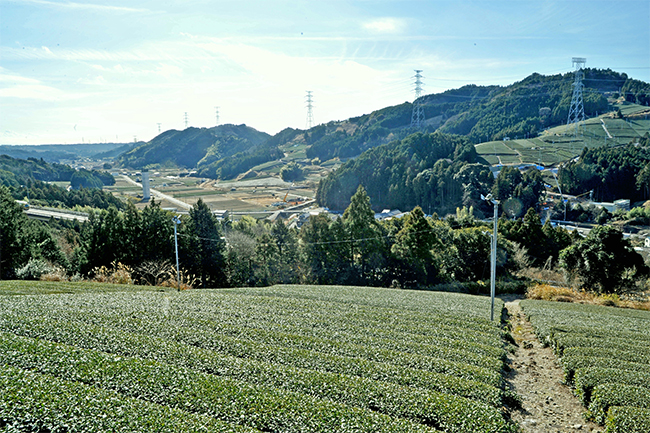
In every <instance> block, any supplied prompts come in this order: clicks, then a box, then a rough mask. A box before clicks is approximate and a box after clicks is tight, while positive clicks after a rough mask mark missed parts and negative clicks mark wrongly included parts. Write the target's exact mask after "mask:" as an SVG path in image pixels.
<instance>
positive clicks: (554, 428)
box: [506, 299, 604, 433]
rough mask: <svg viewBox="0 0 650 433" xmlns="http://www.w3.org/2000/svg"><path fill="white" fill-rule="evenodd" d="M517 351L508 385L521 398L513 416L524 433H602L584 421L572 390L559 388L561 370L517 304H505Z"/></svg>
mask: <svg viewBox="0 0 650 433" xmlns="http://www.w3.org/2000/svg"><path fill="white" fill-rule="evenodd" d="M506 309H507V310H508V314H509V316H510V321H511V324H512V336H513V337H514V339H515V342H516V343H517V346H518V347H517V350H516V352H515V353H514V354H509V357H508V362H509V365H510V367H511V369H512V370H511V371H510V373H509V374H508V375H507V376H506V379H507V381H508V384H509V385H510V386H511V387H512V388H513V389H514V391H516V392H517V394H519V396H521V399H522V408H521V409H520V410H517V411H514V412H512V414H511V415H512V419H513V420H514V421H516V422H517V423H519V425H520V426H521V427H522V430H523V432H524V433H551V432H552V433H556V432H558V433H559V432H561V433H567V432H602V431H604V428H603V427H601V426H599V425H597V424H594V423H591V422H587V421H585V419H584V417H583V416H582V414H583V413H584V407H583V406H582V404H581V403H580V401H579V400H578V398H577V397H576V396H574V395H573V393H572V391H571V389H570V388H569V387H567V386H566V385H563V384H562V379H563V375H562V368H561V367H559V365H558V363H557V360H556V357H555V354H554V353H553V350H552V349H550V348H548V347H542V344H541V343H540V342H539V340H538V339H537V336H536V335H535V333H534V332H533V328H532V326H531V324H530V322H528V320H526V318H525V316H524V314H523V312H522V310H521V307H520V306H519V300H518V299H515V300H511V301H509V302H506Z"/></svg>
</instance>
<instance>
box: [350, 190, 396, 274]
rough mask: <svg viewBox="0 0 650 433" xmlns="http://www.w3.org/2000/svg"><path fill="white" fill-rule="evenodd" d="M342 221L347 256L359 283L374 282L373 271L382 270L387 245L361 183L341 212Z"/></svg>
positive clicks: (374, 272)
mask: <svg viewBox="0 0 650 433" xmlns="http://www.w3.org/2000/svg"><path fill="white" fill-rule="evenodd" d="M343 224H344V226H345V229H346V232H347V235H348V236H349V240H350V244H349V245H348V248H350V251H351V254H350V255H351V257H352V260H353V263H354V264H355V265H356V267H357V268H358V271H359V273H358V275H359V278H360V281H359V283H365V284H373V283H376V282H377V275H378V272H376V271H381V270H383V264H384V260H385V252H386V247H387V244H386V242H385V240H384V238H383V233H382V230H381V227H380V226H379V224H378V223H377V221H376V220H375V213H374V212H373V211H372V208H371V207H370V197H368V194H366V190H365V189H364V188H363V186H361V185H360V186H359V188H358V189H357V192H356V193H355V194H354V195H353V196H352V198H351V200H350V206H348V208H347V209H346V210H345V212H344V213H343Z"/></svg>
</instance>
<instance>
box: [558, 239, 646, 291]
mask: <svg viewBox="0 0 650 433" xmlns="http://www.w3.org/2000/svg"><path fill="white" fill-rule="evenodd" d="M560 265H561V266H562V267H563V268H564V269H565V270H566V271H567V272H568V273H569V276H570V278H571V279H572V280H573V281H574V283H575V284H576V285H577V286H578V287H580V288H581V289H584V290H589V291H594V292H597V293H619V292H620V291H624V290H626V289H629V288H630V287H631V286H633V284H634V281H633V280H632V278H631V277H630V276H631V275H632V274H634V275H646V274H647V273H648V268H647V267H646V265H645V263H644V262H643V258H642V257H641V256H640V255H639V254H638V253H637V252H636V251H634V249H633V248H632V246H631V245H630V243H629V242H628V241H627V240H626V239H623V234H622V233H621V232H620V231H618V230H616V229H615V228H613V227H610V226H597V227H595V228H594V229H592V230H591V231H590V232H589V235H587V237H586V238H584V239H581V240H579V241H577V242H576V243H574V244H573V245H571V246H570V247H568V248H566V249H565V250H563V251H562V252H561V253H560Z"/></svg>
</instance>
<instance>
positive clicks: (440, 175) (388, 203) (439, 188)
mask: <svg viewBox="0 0 650 433" xmlns="http://www.w3.org/2000/svg"><path fill="white" fill-rule="evenodd" d="M475 162H476V150H475V148H474V146H473V145H472V144H471V143H470V142H469V141H468V140H467V139H466V138H464V137H460V136H458V135H448V134H442V133H433V134H422V133H416V134H412V135H410V136H408V137H407V138H405V139H403V140H401V141H397V142H394V143H389V144H385V145H382V146H378V147H376V148H374V149H372V150H369V151H367V152H365V153H363V154H362V155H361V156H359V157H358V158H356V159H354V160H352V161H348V162H347V163H346V164H344V165H343V166H341V168H339V169H338V170H336V171H334V172H332V173H330V174H329V175H328V176H327V178H325V179H323V180H322V181H321V183H320V185H319V187H318V191H317V196H316V198H317V200H318V201H319V203H321V204H323V205H325V206H328V207H330V208H332V209H345V208H346V207H347V206H348V205H349V203H350V197H351V196H352V195H353V194H354V192H355V191H356V189H357V187H358V186H359V185H363V186H364V188H365V189H366V190H367V192H368V196H370V197H371V198H372V203H373V208H375V209H382V208H385V207H391V208H400V209H409V210H410V209H413V207H415V206H421V207H422V208H423V209H424V210H425V212H434V211H437V212H441V213H446V212H449V211H450V210H453V209H455V207H456V206H459V205H462V204H463V198H466V199H467V203H466V204H468V205H472V203H471V202H470V201H471V200H477V201H478V200H479V199H478V197H479V196H480V193H479V191H480V192H484V193H487V191H489V190H490V188H491V187H492V183H493V176H492V174H491V173H490V170H489V168H488V167H487V166H484V165H480V164H476V163H475ZM474 196H476V197H474Z"/></svg>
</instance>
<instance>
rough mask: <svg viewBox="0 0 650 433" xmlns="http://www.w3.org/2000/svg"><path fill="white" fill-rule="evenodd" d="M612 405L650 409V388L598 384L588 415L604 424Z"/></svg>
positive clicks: (618, 384) (592, 396)
mask: <svg viewBox="0 0 650 433" xmlns="http://www.w3.org/2000/svg"><path fill="white" fill-rule="evenodd" d="M612 406H632V407H639V408H642V409H650V389H648V388H644V387H639V386H632V385H621V384H620V383H613V384H612V383H605V384H602V385H598V386H596V387H595V388H594V390H593V392H592V394H591V403H590V404H589V412H588V416H589V417H590V418H591V419H593V420H595V421H596V422H598V423H600V424H604V422H605V419H606V417H607V411H608V409H609V408H610V407H612Z"/></svg>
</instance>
